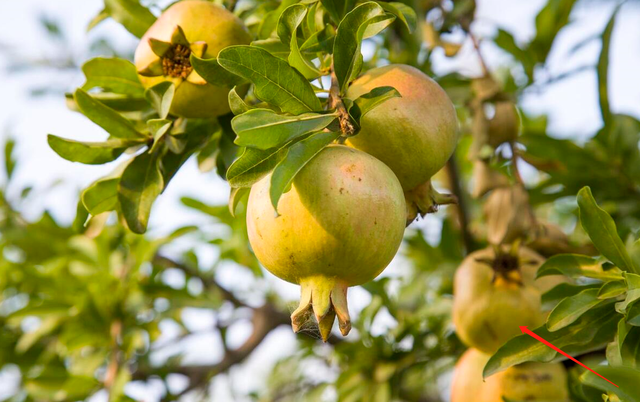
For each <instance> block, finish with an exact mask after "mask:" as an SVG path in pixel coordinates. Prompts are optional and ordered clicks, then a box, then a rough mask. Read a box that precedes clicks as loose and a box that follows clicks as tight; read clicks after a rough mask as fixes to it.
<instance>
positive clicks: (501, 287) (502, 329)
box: [453, 247, 559, 353]
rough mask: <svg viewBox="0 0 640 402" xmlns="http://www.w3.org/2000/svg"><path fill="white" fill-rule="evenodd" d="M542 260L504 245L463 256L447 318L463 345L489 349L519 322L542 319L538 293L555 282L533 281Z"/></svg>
mask: <svg viewBox="0 0 640 402" xmlns="http://www.w3.org/2000/svg"><path fill="white" fill-rule="evenodd" d="M543 261H544V259H543V258H542V257H541V256H540V255H538V254H537V253H535V252H534V251H532V250H529V249H527V248H525V247H521V248H520V249H519V251H518V253H517V255H513V254H512V253H510V252H509V251H508V250H506V249H505V248H502V249H501V252H500V255H497V256H496V253H495V251H494V249H493V248H485V249H483V250H479V251H476V252H474V253H471V254H469V256H467V258H465V260H464V261H463V262H462V265H461V266H460V267H459V268H458V270H457V271H456V273H455V278H454V298H453V300H454V301H453V322H454V324H455V326H456V333H457V334H458V336H459V337H460V339H461V340H462V341H463V342H464V343H465V344H467V345H468V346H471V347H474V348H477V349H480V350H481V351H483V352H485V353H494V352H495V351H496V350H498V348H499V347H500V346H502V345H503V344H504V343H505V342H506V341H508V340H509V339H511V338H512V337H514V336H516V335H518V334H520V328H519V327H520V326H521V325H527V326H529V327H534V328H535V327H537V326H539V325H542V324H543V323H544V321H545V316H546V313H545V312H543V311H542V309H541V301H540V296H541V294H542V292H545V291H547V290H549V289H550V288H551V287H553V286H555V284H557V283H559V282H558V281H559V280H558V279H556V278H554V277H543V278H540V279H539V280H536V279H535V275H536V272H537V270H538V268H539V267H540V265H541V264H542V262H543Z"/></svg>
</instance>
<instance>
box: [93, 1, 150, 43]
mask: <svg viewBox="0 0 640 402" xmlns="http://www.w3.org/2000/svg"><path fill="white" fill-rule="evenodd" d="M104 9H105V12H106V13H108V14H109V15H110V16H111V18H113V19H114V20H116V21H118V22H119V23H120V24H122V25H123V26H124V27H125V28H126V29H127V31H129V32H131V33H132V34H134V35H135V36H137V37H138V38H141V37H142V35H144V33H145V32H147V30H148V29H149V27H150V26H151V25H152V24H153V23H154V22H155V21H156V17H155V16H154V15H153V14H151V11H149V10H148V9H147V8H146V7H144V6H142V5H141V4H140V3H139V2H138V0H104Z"/></svg>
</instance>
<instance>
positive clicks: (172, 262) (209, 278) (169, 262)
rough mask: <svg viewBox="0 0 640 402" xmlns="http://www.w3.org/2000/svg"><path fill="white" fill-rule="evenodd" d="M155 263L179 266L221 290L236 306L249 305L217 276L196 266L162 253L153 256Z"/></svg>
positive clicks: (171, 266) (170, 266)
mask: <svg viewBox="0 0 640 402" xmlns="http://www.w3.org/2000/svg"><path fill="white" fill-rule="evenodd" d="M153 263H154V264H156V265H160V266H162V267H165V268H177V269H179V270H181V271H183V272H185V273H186V274H188V275H190V276H193V277H195V278H198V279H200V280H201V281H202V283H203V284H204V285H205V286H207V287H211V288H215V289H218V291H220V293H221V294H222V297H223V298H224V299H225V300H227V301H229V302H231V303H232V304H233V305H234V306H236V307H248V306H247V305H246V304H245V303H244V302H243V301H241V300H240V299H238V298H237V297H236V296H235V295H234V294H233V293H231V292H230V291H229V290H227V289H226V288H225V287H223V286H222V285H220V284H219V283H218V282H217V281H216V280H215V278H213V276H205V275H203V274H202V272H200V271H199V270H197V269H195V268H192V267H190V266H188V265H185V264H182V263H180V262H178V261H175V260H173V259H171V258H169V257H165V256H162V255H160V254H156V256H155V257H153Z"/></svg>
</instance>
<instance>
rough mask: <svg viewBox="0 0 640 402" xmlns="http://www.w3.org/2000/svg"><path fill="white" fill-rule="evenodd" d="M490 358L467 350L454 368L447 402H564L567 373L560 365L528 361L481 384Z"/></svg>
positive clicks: (567, 396) (567, 392)
mask: <svg viewBox="0 0 640 402" xmlns="http://www.w3.org/2000/svg"><path fill="white" fill-rule="evenodd" d="M490 357H491V355H488V354H485V353H482V352H481V351H479V350H477V349H473V348H472V349H469V350H467V351H466V352H465V353H464V354H463V355H462V357H461V358H460V360H459V361H458V364H457V365H456V369H455V372H454V376H453V383H452V386H451V402H471V401H473V402H503V401H504V400H509V401H540V402H567V401H568V400H569V391H568V386H567V372H566V369H565V368H564V366H563V365H562V364H560V363H535V362H529V363H524V364H520V365H517V366H513V367H510V368H508V369H507V370H505V371H502V372H500V373H497V374H494V375H492V376H491V377H488V378H487V379H486V380H484V381H483V379H482V371H483V370H484V366H485V365H486V364H487V362H488V361H489V358H490Z"/></svg>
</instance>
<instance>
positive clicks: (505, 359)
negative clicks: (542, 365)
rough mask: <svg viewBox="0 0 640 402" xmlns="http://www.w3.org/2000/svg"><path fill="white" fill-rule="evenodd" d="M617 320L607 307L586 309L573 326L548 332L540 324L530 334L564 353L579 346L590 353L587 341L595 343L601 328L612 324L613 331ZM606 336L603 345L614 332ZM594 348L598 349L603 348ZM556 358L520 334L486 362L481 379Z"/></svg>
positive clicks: (531, 339) (540, 343) (548, 348)
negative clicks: (527, 363) (521, 365)
mask: <svg viewBox="0 0 640 402" xmlns="http://www.w3.org/2000/svg"><path fill="white" fill-rule="evenodd" d="M617 317H618V316H617V315H616V314H615V312H614V311H613V309H612V308H610V306H604V307H599V308H595V309H592V310H589V311H588V312H587V313H586V314H583V315H582V316H581V317H580V318H579V319H578V320H577V321H576V322H574V323H573V324H572V325H570V326H568V327H565V328H563V329H561V330H558V331H555V332H551V331H549V330H548V329H547V328H546V326H544V325H543V326H542V327H539V328H537V329H535V330H533V332H534V333H535V334H536V335H538V336H540V337H541V338H543V339H545V340H546V341H548V342H551V344H553V345H555V346H556V347H558V348H560V349H563V350H564V351H565V352H567V353H571V351H570V350H569V348H568V345H571V346H573V347H574V350H580V349H581V345H588V346H589V347H588V348H586V350H592V347H591V345H589V344H590V342H591V341H593V340H594V338H595V337H596V335H597V334H598V332H599V331H600V329H601V328H603V327H607V326H608V327H611V325H613V327H614V328H615V327H616V326H617V323H618V318H617ZM609 336H610V339H609V340H606V341H604V342H603V344H605V343H608V342H610V340H611V339H612V338H613V333H611V334H610V335H609ZM594 346H595V347H598V346H600V347H601V346H603V345H594ZM556 357H557V352H556V351H555V350H553V349H551V348H550V347H548V346H546V345H545V344H543V343H542V342H540V341H538V340H537V339H535V338H533V337H532V336H530V335H527V334H522V335H519V336H516V337H515V338H513V339H511V340H509V341H508V342H507V343H505V344H504V345H503V346H502V347H501V348H500V349H498V351H497V352H496V353H495V354H494V355H493V356H492V357H491V359H489V361H488V362H487V364H486V366H485V368H484V372H483V376H484V377H485V378H487V377H489V376H491V375H493V374H495V373H497V372H499V371H502V370H505V369H507V368H509V367H511V366H513V365H516V364H520V363H524V362H527V361H537V362H550V361H552V360H554V359H555V358H556Z"/></svg>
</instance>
